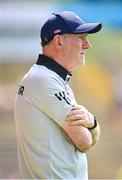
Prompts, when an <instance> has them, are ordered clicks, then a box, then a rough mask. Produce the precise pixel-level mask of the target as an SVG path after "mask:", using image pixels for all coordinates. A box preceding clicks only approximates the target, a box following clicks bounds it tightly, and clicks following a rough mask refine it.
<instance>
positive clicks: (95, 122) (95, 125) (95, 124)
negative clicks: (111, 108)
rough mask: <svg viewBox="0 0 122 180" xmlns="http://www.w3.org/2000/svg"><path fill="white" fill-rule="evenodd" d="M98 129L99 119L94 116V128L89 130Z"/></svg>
mask: <svg viewBox="0 0 122 180" xmlns="http://www.w3.org/2000/svg"><path fill="white" fill-rule="evenodd" d="M96 127H97V118H96V116H94V126H93V127H91V128H88V129H89V130H92V129H95V128H96Z"/></svg>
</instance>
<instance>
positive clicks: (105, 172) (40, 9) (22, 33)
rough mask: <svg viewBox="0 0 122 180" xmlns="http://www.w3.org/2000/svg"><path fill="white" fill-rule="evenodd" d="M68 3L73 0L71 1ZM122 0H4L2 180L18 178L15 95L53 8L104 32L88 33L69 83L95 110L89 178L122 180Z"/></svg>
mask: <svg viewBox="0 0 122 180" xmlns="http://www.w3.org/2000/svg"><path fill="white" fill-rule="evenodd" d="M69 2H70V3H69ZM121 8H122V2H121V1H111V3H110V1H107V2H106V1H105V2H104V1H80V0H79V1H78V0H76V1H68V0H65V2H64V1H56V0H55V1H54V0H53V1H52V2H49V1H38V0H36V1H34V0H31V1H27V0H26V1H21V2H18V1H15V0H13V1H12V0H11V1H5V2H0V13H1V14H0V20H1V21H0V25H1V26H0V27H1V28H0V178H1V179H3V178H6V179H16V178H18V160H17V144H16V133H15V124H14V116H13V111H14V99H15V95H16V92H17V89H18V86H19V83H20V81H21V78H22V77H23V75H24V74H25V73H26V72H27V71H28V70H29V68H30V67H31V65H32V64H33V63H35V62H36V60H37V57H38V54H39V53H40V52H41V47H40V39H39V33H40V28H41V25H42V24H43V22H44V20H46V19H47V17H48V15H49V14H51V13H52V12H54V11H61V10H70V11H74V12H76V13H78V14H79V15H80V16H81V17H83V19H84V20H87V21H91V22H93V21H100V22H102V23H103V30H102V31H101V32H100V33H98V34H95V35H94V34H93V35H89V39H90V42H91V44H92V48H91V49H90V50H88V52H87V55H86V65H85V66H84V67H78V68H77V69H75V70H74V72H73V76H72V80H71V81H70V85H71V87H72V89H73V91H74V93H75V95H76V99H77V101H78V103H79V104H82V105H84V106H85V107H87V108H88V109H89V110H90V111H91V112H93V113H94V114H96V116H97V118H98V120H99V122H100V125H101V138H100V141H99V143H98V144H97V145H96V146H94V147H93V148H92V149H91V150H90V151H89V152H88V153H87V155H88V161H89V178H90V179H122V15H121V12H120V11H121Z"/></svg>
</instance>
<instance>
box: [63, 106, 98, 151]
mask: <svg viewBox="0 0 122 180" xmlns="http://www.w3.org/2000/svg"><path fill="white" fill-rule="evenodd" d="M92 127H94V116H93V115H92V114H91V113H89V112H88V110H87V109H86V108H84V107H83V106H77V107H75V108H74V109H72V110H71V112H70V113H69V115H68V116H67V118H66V120H65V122H64V124H63V125H62V128H63V130H64V131H65V132H66V133H67V135H68V136H69V137H70V138H71V140H72V141H73V143H74V144H75V145H76V147H77V148H78V149H79V150H80V151H81V152H86V151H87V150H88V149H89V148H90V147H91V146H92V145H94V144H95V143H96V142H97V141H98V140H99V136H100V128H99V124H98V123H97V126H96V127H95V128H92Z"/></svg>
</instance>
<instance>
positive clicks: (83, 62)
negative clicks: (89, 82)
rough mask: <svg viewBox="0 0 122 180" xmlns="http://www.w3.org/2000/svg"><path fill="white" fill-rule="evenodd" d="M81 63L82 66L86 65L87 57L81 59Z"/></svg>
mask: <svg viewBox="0 0 122 180" xmlns="http://www.w3.org/2000/svg"><path fill="white" fill-rule="evenodd" d="M80 64H81V66H85V57H83V58H82V59H81V60H80Z"/></svg>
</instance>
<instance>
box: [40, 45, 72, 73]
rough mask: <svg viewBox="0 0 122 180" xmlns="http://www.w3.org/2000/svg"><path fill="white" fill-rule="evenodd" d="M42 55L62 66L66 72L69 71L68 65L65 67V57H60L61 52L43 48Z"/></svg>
mask: <svg viewBox="0 0 122 180" xmlns="http://www.w3.org/2000/svg"><path fill="white" fill-rule="evenodd" d="M42 54H43V55H45V56H48V57H50V58H52V59H53V60H54V61H56V62H57V63H58V64H60V65H61V66H63V67H64V68H65V69H67V70H68V71H71V69H70V68H69V65H67V59H66V60H65V57H63V56H62V54H61V52H60V51H59V50H55V49H53V48H52V47H50V48H49V47H44V48H43V49H42Z"/></svg>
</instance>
